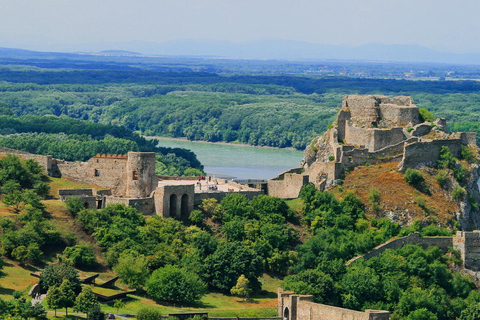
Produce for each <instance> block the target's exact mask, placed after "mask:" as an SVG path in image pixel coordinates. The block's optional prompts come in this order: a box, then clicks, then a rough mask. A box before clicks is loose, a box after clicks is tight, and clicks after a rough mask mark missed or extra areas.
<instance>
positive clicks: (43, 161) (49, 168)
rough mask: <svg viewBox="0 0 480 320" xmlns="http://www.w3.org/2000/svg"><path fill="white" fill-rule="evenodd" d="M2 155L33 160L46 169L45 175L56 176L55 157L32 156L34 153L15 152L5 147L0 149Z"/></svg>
mask: <svg viewBox="0 0 480 320" xmlns="http://www.w3.org/2000/svg"><path fill="white" fill-rule="evenodd" d="M0 154H4V155H7V154H13V155H16V156H18V157H20V158H22V159H25V160H28V159H32V160H35V161H37V162H38V164H39V165H40V166H41V167H42V168H44V170H45V173H46V174H47V175H49V176H53V175H54V169H53V157H52V156H42V155H39V154H32V153H28V152H24V151H20V150H14V149H10V148H4V147H0Z"/></svg>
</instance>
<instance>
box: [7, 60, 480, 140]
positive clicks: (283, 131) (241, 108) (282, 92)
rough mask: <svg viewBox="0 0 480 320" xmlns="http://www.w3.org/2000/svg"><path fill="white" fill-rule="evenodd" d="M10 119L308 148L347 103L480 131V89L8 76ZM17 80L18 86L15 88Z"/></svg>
mask: <svg viewBox="0 0 480 320" xmlns="http://www.w3.org/2000/svg"><path fill="white" fill-rule="evenodd" d="M0 74H1V76H2V77H3V79H4V80H5V82H3V83H0V114H5V115H16V116H19V115H55V116H60V115H66V116H68V117H72V118H76V119H81V120H89V121H92V122H94V123H102V124H112V125H120V126H123V127H125V128H127V129H129V130H132V131H138V132H141V133H142V134H145V135H159V136H167V137H185V138H188V139H190V140H205V141H211V142H216V141H225V142H238V143H247V144H251V145H265V146H274V147H294V148H297V149H304V148H305V146H306V145H308V144H309V143H310V141H311V139H313V137H315V136H317V135H318V134H320V133H322V132H323V131H325V129H326V128H327V126H328V124H330V123H331V122H332V121H333V119H334V116H335V114H336V112H337V110H338V109H339V108H340V106H341V99H342V97H343V96H344V95H346V94H357V93H360V94H368V93H371V94H388V95H411V96H413V98H414V100H415V102H416V104H417V105H418V106H419V107H424V108H427V109H429V110H430V111H432V112H433V113H434V114H435V116H437V117H445V118H447V120H448V121H452V122H454V124H453V125H452V126H451V127H450V129H452V130H473V131H476V132H478V126H477V125H475V123H473V122H476V121H478V120H480V114H479V105H480V103H479V102H480V95H479V94H478V92H479V89H480V83H478V82H475V81H420V80H419V81H409V80H393V79H360V78H349V77H320V76H305V75H285V76H266V75H262V76H260V75H219V74H215V73H205V72H204V73H200V72H178V73H176V72H158V71H153V70H143V71H140V70H70V71H62V70H55V71H50V70H43V69H42V71H41V72H40V71H39V70H37V69H31V68H25V69H21V70H18V69H15V68H3V69H1V70H0ZM7 81H8V82H7Z"/></svg>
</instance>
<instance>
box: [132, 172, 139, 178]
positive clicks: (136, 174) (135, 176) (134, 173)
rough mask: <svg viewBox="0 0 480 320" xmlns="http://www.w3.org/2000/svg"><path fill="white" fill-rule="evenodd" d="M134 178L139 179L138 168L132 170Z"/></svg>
mask: <svg viewBox="0 0 480 320" xmlns="http://www.w3.org/2000/svg"><path fill="white" fill-rule="evenodd" d="M132 179H133V180H138V171H137V170H133V172H132Z"/></svg>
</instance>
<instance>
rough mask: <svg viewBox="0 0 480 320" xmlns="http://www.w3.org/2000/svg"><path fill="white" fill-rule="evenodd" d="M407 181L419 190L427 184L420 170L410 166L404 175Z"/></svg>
mask: <svg viewBox="0 0 480 320" xmlns="http://www.w3.org/2000/svg"><path fill="white" fill-rule="evenodd" d="M403 177H404V178H405V181H407V183H408V184H409V185H411V186H413V187H415V188H417V189H419V190H421V189H423V188H424V187H425V186H424V185H425V179H424V178H423V176H422V174H421V173H420V171H418V170H415V169H410V168H408V169H407V171H406V172H405V175H404V176H403Z"/></svg>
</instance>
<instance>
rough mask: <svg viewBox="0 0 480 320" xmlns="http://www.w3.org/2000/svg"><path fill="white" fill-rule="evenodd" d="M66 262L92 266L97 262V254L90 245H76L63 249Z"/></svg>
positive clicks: (72, 264) (80, 265) (74, 264)
mask: <svg viewBox="0 0 480 320" xmlns="http://www.w3.org/2000/svg"><path fill="white" fill-rule="evenodd" d="M63 255H64V256H65V258H64V259H63V260H64V262H65V263H68V264H69V265H71V266H75V267H82V266H83V267H91V266H93V265H94V264H95V254H94V253H93V250H92V248H91V247H89V246H85V245H75V246H73V247H67V248H65V250H64V251H63Z"/></svg>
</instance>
